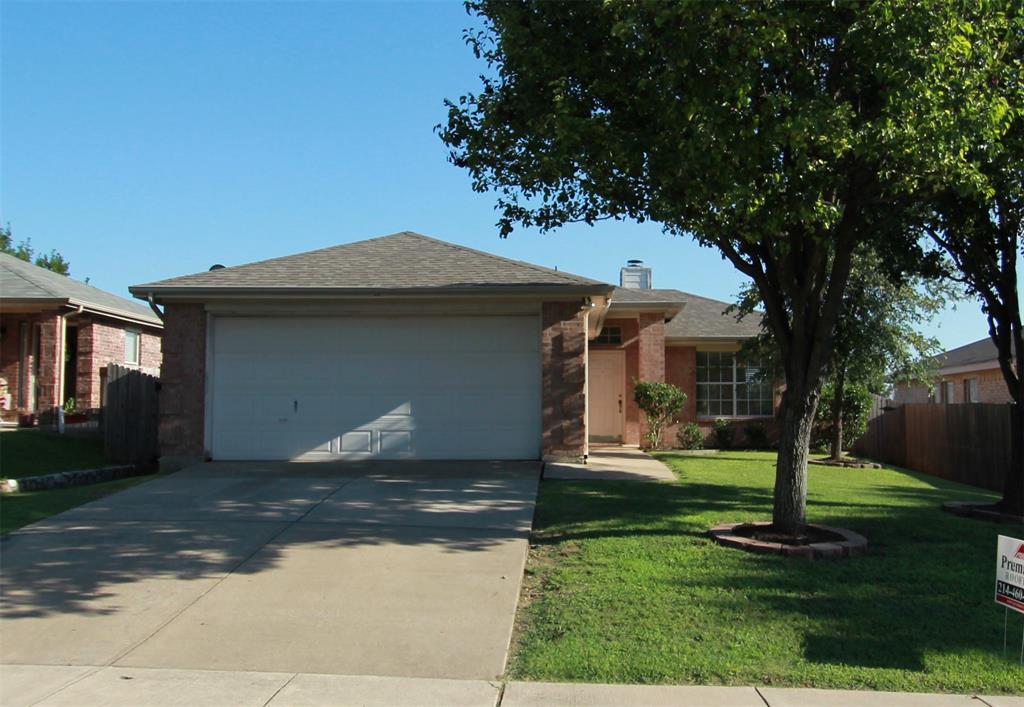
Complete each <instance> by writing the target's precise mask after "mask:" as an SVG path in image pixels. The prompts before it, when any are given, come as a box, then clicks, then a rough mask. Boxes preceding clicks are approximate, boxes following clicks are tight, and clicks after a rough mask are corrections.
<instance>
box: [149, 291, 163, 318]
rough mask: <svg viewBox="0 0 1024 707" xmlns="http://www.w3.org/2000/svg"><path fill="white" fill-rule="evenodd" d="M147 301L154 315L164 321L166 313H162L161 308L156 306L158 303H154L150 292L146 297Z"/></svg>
mask: <svg viewBox="0 0 1024 707" xmlns="http://www.w3.org/2000/svg"><path fill="white" fill-rule="evenodd" d="M146 301H147V302H148V303H149V308H150V309H152V310H153V314H155V315H156V316H158V317H160V321H163V320H164V313H163V312H162V311H160V308H159V307H157V306H156V302H154V301H153V293H152V292H150V293H148V294H147V295H146Z"/></svg>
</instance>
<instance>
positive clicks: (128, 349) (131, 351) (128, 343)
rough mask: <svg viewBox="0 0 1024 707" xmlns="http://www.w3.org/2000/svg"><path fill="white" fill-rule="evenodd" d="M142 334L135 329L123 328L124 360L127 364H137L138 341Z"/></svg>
mask: <svg viewBox="0 0 1024 707" xmlns="http://www.w3.org/2000/svg"><path fill="white" fill-rule="evenodd" d="M141 339H142V336H141V335H140V334H139V332H137V331H132V330H130V329H125V330H124V362H125V363H126V364H128V365H129V366H138V365H139V343H140V340H141Z"/></svg>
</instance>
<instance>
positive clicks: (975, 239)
mask: <svg viewBox="0 0 1024 707" xmlns="http://www.w3.org/2000/svg"><path fill="white" fill-rule="evenodd" d="M996 47H997V49H998V51H999V53H1000V55H1001V57H1002V60H1001V61H999V62H997V63H985V62H986V57H985V56H984V55H982V56H979V57H977V61H978V62H979V63H982V64H984V65H985V66H986V68H987V69H988V72H989V73H988V76H987V81H986V82H985V84H984V86H985V88H986V89H987V90H988V91H990V92H991V94H992V95H993V96H994V97H995V101H994V105H995V106H996V110H998V111H1002V112H1004V113H1005V114H1006V115H1007V116H1008V117H1009V119H1010V120H1011V121H1012V123H1011V126H1010V128H1009V130H1007V132H1006V134H1005V135H1004V136H1002V139H1000V140H977V141H974V142H972V143H970V144H969V145H967V155H968V158H969V159H971V160H973V161H974V162H975V163H976V164H978V165H979V170H978V171H979V175H980V178H979V179H977V180H973V181H971V180H962V181H947V182H940V183H938V184H937V186H936V188H935V190H934V195H933V199H932V203H931V206H932V209H933V211H932V212H931V214H930V216H931V218H930V221H929V223H928V226H927V230H928V233H929V234H930V235H931V237H932V238H933V239H934V241H935V243H936V244H937V245H938V246H939V247H940V248H941V249H942V250H943V251H944V252H945V253H946V254H947V255H948V256H949V257H950V258H951V259H952V260H953V263H954V265H955V268H954V272H953V278H954V279H955V280H957V281H959V282H961V283H963V284H964V285H966V287H967V289H968V290H969V291H970V292H971V293H972V294H974V295H975V296H976V297H977V298H978V299H979V300H980V302H981V305H982V310H983V311H984V312H985V314H986V315H987V317H988V331H989V336H990V337H991V339H992V342H993V343H994V344H995V346H996V351H997V353H998V357H999V368H1000V371H1001V372H1002V376H1003V380H1004V381H1005V383H1006V387H1007V390H1008V391H1009V393H1010V398H1011V400H1012V401H1013V403H1012V405H1011V408H1010V419H1011V425H1010V429H1011V437H1010V440H1009V442H1010V455H1011V456H1010V470H1009V473H1008V474H1007V475H1006V478H1005V483H1004V486H1003V497H1002V500H1001V501H1000V502H999V503H998V504H997V507H998V508H999V510H1002V511H1005V512H1008V513H1012V514H1016V515H1024V411H1022V409H1024V328H1022V325H1021V303H1020V294H1021V293H1020V274H1019V272H1018V269H1017V267H1018V259H1019V258H1020V257H1021V256H1022V255H1024V17H1022V15H1021V12H1020V9H1019V8H1018V10H1017V14H1016V15H1015V16H1013V17H1012V18H1011V22H1010V23H1009V30H1008V31H1007V32H1005V33H1004V34H1003V35H1002V36H1000V37H999V38H998V40H997V43H996Z"/></svg>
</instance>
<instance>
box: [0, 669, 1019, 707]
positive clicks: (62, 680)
mask: <svg viewBox="0 0 1024 707" xmlns="http://www.w3.org/2000/svg"><path fill="white" fill-rule="evenodd" d="M0 704H3V705H5V707H28V706H29V705H38V706H39V707H59V706H63V707H69V706H72V705H74V706H76V707H91V706H94V705H95V706H100V705H103V706H108V707H137V706H139V705H144V706H146V707H150V706H153V707H165V706H168V707H169V706H171V705H183V706H184V705H189V706H190V707H205V706H209V707H215V706H216V707H219V706H220V705H225V704H231V705H239V706H241V707H246V706H251V707H285V706H286V705H287V706H288V707H295V706H299V705H306V706H308V707H328V706H331V707H334V706H338V707H345V706H347V705H353V706H354V705H360V706H361V707H385V706H389V707H390V706H394V707H401V706H404V705H410V706H412V705H451V706H453V707H580V706H583V705H586V706H587V707H641V706H643V707H669V706H671V707H765V706H766V705H767V707H1024V698H1022V697H1012V696H1004V697H987V696H982V697H975V696H969V695H938V694H918V693H897V692H867V691H852V690H811V689H795V688H770V687H759V688H754V687H718V686H703V685H592V684H583V683H579V684H576V683H533V682H510V683H508V684H507V685H505V686H504V687H503V686H502V685H501V683H498V682H491V681H486V680H446V679H432V678H403V677H374V676H368V675H316V674H308V673H259V672H242V671H216V670H172V669H164V668H125V667H90V666H58V665H7V666H0Z"/></svg>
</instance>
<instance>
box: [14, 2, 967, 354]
mask: <svg viewBox="0 0 1024 707" xmlns="http://www.w3.org/2000/svg"><path fill="white" fill-rule="evenodd" d="M0 13H2V14H0V20H2V22H0V47H2V49H0V51H2V55H0V60H2V69H0V70H2V86H3V89H2V90H3V95H2V99H3V112H4V120H3V123H2V126H0V130H2V132H0V138H2V147H3V149H2V164H0V167H2V178H3V179H2V183H0V196H2V212H0V219H2V220H3V221H4V222H9V223H10V224H11V226H12V228H13V229H14V235H15V238H16V239H17V238H22V237H31V238H32V239H33V243H34V245H36V247H37V248H39V249H41V250H45V251H49V250H50V249H51V248H57V249H58V250H60V251H61V252H62V253H63V254H64V255H65V256H67V257H68V258H69V259H70V261H71V265H72V274H73V275H74V276H75V277H77V278H80V279H81V278H85V277H89V278H90V281H91V283H92V284H94V285H96V286H98V287H101V288H103V289H106V290H109V291H111V292H114V293H116V294H119V295H122V296H128V293H127V287H128V285H131V284H135V283H140V282H150V281H155V280H160V279H164V278H168V277H173V276H176V275H182V274H185V273H191V272H197V271H201V270H205V269H206V268H208V267H209V266H210V265H212V264H213V263H223V264H225V265H234V264H240V263H247V262H253V261H257V260H263V259H266V258H271V257H276V256H281V255H287V254H289V253H296V252H300V251H306V250H312V249H315V248H323V247H327V246H331V245H335V244H339V243H346V242H351V241H356V240H361V239H364V238H368V237H371V236H374V235H381V234H386V233H393V232H397V231H402V230H413V231H419V232H421V233H428V234H431V235H434V236H436V237H438V238H442V239H444V240H448V241H452V242H455V243H460V244H463V245H466V246H469V247H472V248H478V249H481V250H486V251H489V252H493V253H495V254H498V255H502V256H505V257H508V258H514V259H517V260H525V261H528V262H533V263H537V264H539V265H544V266H547V267H552V268H554V267H557V268H561V269H563V270H568V271H569V272H573V273H578V274H580V275H584V276H588V277H591V278H594V279H597V280H603V281H607V282H617V278H618V270H619V267H620V266H621V265H623V264H624V263H625V261H626V260H627V259H629V258H640V259H643V260H644V261H646V262H647V263H648V264H649V265H651V266H652V267H653V269H654V286H655V287H662V288H678V289H681V290H685V291H687V292H693V293H699V294H701V295H705V296H708V297H712V298H716V299H721V300H731V299H732V298H733V296H734V295H735V294H736V293H737V292H738V291H739V290H740V288H741V287H742V284H743V278H742V277H741V276H740V275H739V274H738V273H737V272H736V271H735V270H734V269H733V268H732V267H731V266H730V265H729V264H727V263H725V262H723V261H722V260H721V258H720V257H719V255H718V254H717V252H716V251H713V250H709V249H705V248H700V247H698V246H697V245H696V244H694V243H693V242H692V241H689V240H687V239H682V238H672V237H669V236H666V235H663V234H662V233H660V231H659V229H658V228H657V226H655V225H652V224H645V225H637V224H633V223H603V224H600V225H599V226H597V227H595V228H589V227H587V226H573V227H567V228H565V229H562V230H560V231H559V232H557V233H554V234H547V235H540V234H538V233H536V232H532V231H519V232H516V233H515V234H513V236H512V237H511V238H510V239H507V240H500V239H499V238H498V236H497V230H496V228H495V227H494V223H495V221H496V214H495V212H494V211H493V199H492V198H491V197H489V196H487V195H480V194H475V193H473V192H472V190H471V189H470V183H469V179H468V177H467V175H466V174H465V173H463V172H462V171H460V170H458V169H456V168H455V167H453V166H451V165H449V164H448V163H447V162H446V159H445V157H446V151H445V148H444V146H443V145H442V144H441V142H440V140H439V139H438V138H437V136H436V134H435V133H434V126H435V125H437V124H438V123H440V122H442V121H443V120H444V119H445V110H444V107H443V105H442V100H443V99H444V98H445V97H450V98H457V97H458V96H459V95H461V94H463V93H466V92H467V91H471V90H473V89H475V88H476V86H477V84H478V81H477V75H478V74H479V73H480V72H481V71H482V70H483V68H484V67H483V66H482V65H481V64H479V63H478V62H477V61H476V60H475V59H474V58H473V56H472V54H471V53H470V51H469V50H468V49H467V48H466V46H465V45H464V43H463V40H462V30H463V28H465V27H466V26H467V25H468V24H469V23H470V21H471V20H470V18H469V17H468V16H467V15H466V13H465V11H464V10H463V8H462V5H461V4H460V3H454V2H453V3H422V4H403V3H390V4H389V3H249V2H234V3H205V2H204V3H96V2H90V3H11V2H8V3H3V4H2V5H0ZM929 331H930V333H932V334H935V335H937V336H938V337H939V338H940V340H941V341H942V343H943V345H944V347H946V348H950V347H953V346H957V345H960V344H964V343H967V342H970V341H974V340H976V339H978V338H980V337H982V336H984V335H985V332H986V326H985V321H984V317H983V316H982V315H981V314H980V312H979V310H978V307H977V305H976V304H975V303H973V302H966V303H964V304H962V305H960V307H959V308H958V310H957V311H956V312H951V313H948V314H947V315H945V316H944V317H943V318H942V322H941V326H937V325H936V326H933V327H931V328H930V330H929Z"/></svg>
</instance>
